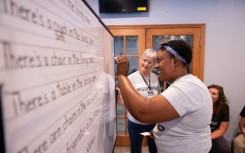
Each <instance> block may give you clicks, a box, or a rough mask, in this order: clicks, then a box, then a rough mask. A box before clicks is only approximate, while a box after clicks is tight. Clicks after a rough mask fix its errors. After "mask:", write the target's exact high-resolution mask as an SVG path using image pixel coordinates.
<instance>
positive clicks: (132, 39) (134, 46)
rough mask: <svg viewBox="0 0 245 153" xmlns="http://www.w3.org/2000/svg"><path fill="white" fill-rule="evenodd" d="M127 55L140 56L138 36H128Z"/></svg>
mask: <svg viewBox="0 0 245 153" xmlns="http://www.w3.org/2000/svg"><path fill="white" fill-rule="evenodd" d="M126 54H129V55H138V36H126Z"/></svg>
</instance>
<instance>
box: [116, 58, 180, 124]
mask: <svg viewBox="0 0 245 153" xmlns="http://www.w3.org/2000/svg"><path fill="white" fill-rule="evenodd" d="M128 69H129V63H128V60H127V57H125V56H123V57H120V59H119V60H118V61H117V76H118V81H119V86H120V91H121V94H122V97H123V101H124V105H125V106H126V107H127V109H128V111H129V112H130V114H131V115H132V116H133V117H134V118H135V119H137V120H138V121H140V122H144V123H157V122H163V121H169V120H173V119H175V118H178V117H179V114H178V113H177V111H176V110H175V109H174V107H173V106H172V105H171V104H170V103H169V101H168V100H167V99H166V98H164V97H163V96H162V95H158V96H155V97H152V98H145V97H143V96H141V95H140V94H139V93H138V92H137V91H136V90H135V89H134V87H133V86H132V84H131V83H130V81H129V79H128V78H127V74H128Z"/></svg>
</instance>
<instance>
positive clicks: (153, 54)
mask: <svg viewBox="0 0 245 153" xmlns="http://www.w3.org/2000/svg"><path fill="white" fill-rule="evenodd" d="M144 57H150V58H151V59H153V61H154V62H156V57H157V53H156V51H154V50H153V49H152V48H147V49H145V51H144V52H143V53H142V55H141V59H143V58H144Z"/></svg>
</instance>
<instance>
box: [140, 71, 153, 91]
mask: <svg viewBox="0 0 245 153" xmlns="http://www.w3.org/2000/svg"><path fill="white" fill-rule="evenodd" d="M140 75H141V76H142V78H143V80H144V81H145V78H144V77H143V75H142V74H141V73H140ZM150 78H151V74H150V75H149V85H148V84H147V82H146V81H145V84H146V85H147V87H148V89H149V90H150V91H151V80H150Z"/></svg>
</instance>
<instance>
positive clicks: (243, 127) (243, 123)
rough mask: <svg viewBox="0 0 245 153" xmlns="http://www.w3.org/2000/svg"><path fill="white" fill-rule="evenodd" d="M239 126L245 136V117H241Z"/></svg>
mask: <svg viewBox="0 0 245 153" xmlns="http://www.w3.org/2000/svg"><path fill="white" fill-rule="evenodd" d="M239 127H240V129H241V131H242V134H243V136H244V137H245V118H244V117H241V119H240V122H239Z"/></svg>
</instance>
